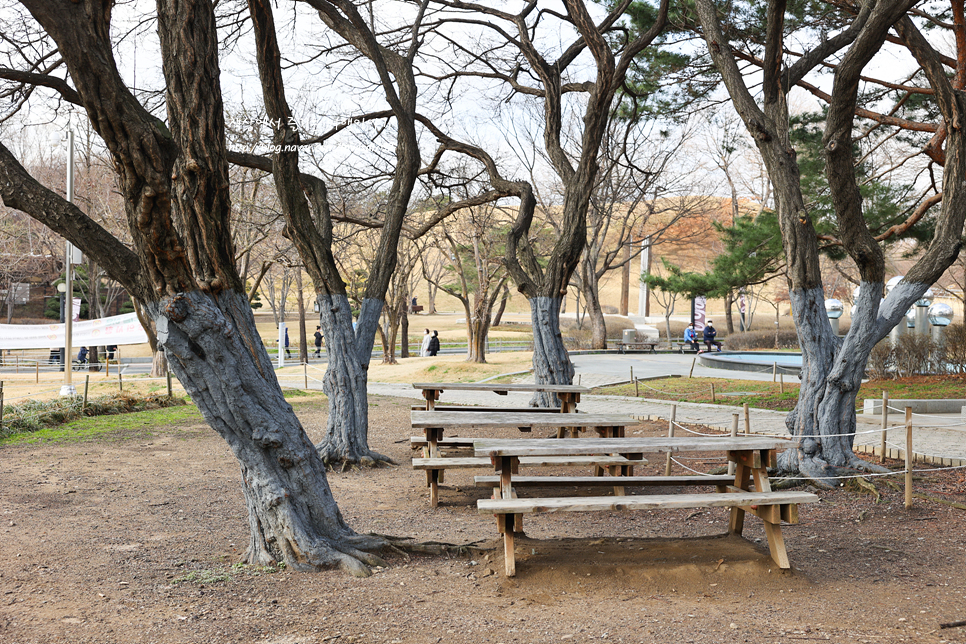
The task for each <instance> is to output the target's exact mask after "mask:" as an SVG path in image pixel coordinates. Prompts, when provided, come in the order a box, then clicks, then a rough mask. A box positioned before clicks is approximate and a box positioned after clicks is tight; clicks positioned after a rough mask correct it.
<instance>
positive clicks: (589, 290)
mask: <svg viewBox="0 0 966 644" xmlns="http://www.w3.org/2000/svg"><path fill="white" fill-rule="evenodd" d="M581 266H582V268H583V269H584V270H583V273H584V276H583V279H582V280H581V282H582V283H583V285H584V289H583V290H584V308H585V311H586V313H587V315H588V317H590V348H591V349H606V348H607V323H606V322H605V321H604V311H603V310H602V309H601V306H600V285H599V283H598V281H597V275H596V274H595V273H594V271H593V270H587V269H589V268H590V267H588V266H587V264H586V263H585V262H584V261H581Z"/></svg>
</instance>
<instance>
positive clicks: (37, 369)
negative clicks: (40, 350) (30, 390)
mask: <svg viewBox="0 0 966 644" xmlns="http://www.w3.org/2000/svg"><path fill="white" fill-rule="evenodd" d="M34 369H35V371H34V382H37V383H39V382H40V360H38V361H37V362H35V363H34Z"/></svg>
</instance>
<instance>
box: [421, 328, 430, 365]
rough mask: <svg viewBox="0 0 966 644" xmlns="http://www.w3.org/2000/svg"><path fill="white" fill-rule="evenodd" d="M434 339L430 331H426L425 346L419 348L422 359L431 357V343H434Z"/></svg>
mask: <svg viewBox="0 0 966 644" xmlns="http://www.w3.org/2000/svg"><path fill="white" fill-rule="evenodd" d="M432 339H433V334H432V333H430V332H429V329H426V335H424V336H423V344H422V346H420V347H419V355H420V357H423V358H425V357H427V356H428V355H429V343H430V342H431V341H432Z"/></svg>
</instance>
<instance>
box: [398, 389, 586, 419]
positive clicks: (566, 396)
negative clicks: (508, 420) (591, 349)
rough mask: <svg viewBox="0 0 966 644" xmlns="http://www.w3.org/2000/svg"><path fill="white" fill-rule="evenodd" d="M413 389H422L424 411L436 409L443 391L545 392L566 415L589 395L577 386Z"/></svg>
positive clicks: (574, 409) (504, 394)
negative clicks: (551, 395) (582, 398)
mask: <svg viewBox="0 0 966 644" xmlns="http://www.w3.org/2000/svg"><path fill="white" fill-rule="evenodd" d="M413 389H422V391H423V398H425V399H426V411H432V410H433V409H434V408H435V407H436V401H437V400H439V396H440V394H442V393H443V392H444V391H492V392H493V393H495V394H497V395H498V396H506V395H507V394H508V393H510V392H511V391H512V392H523V393H537V392H546V393H552V394H556V395H557V398H559V399H560V411H561V413H564V414H568V413H573V412H575V411H577V403H579V402H580V394H587V393H590V389H588V388H587V387H581V386H579V385H553V384H545V385H540V384H532V385H531V384H513V385H510V384H492V383H487V382H414V383H413Z"/></svg>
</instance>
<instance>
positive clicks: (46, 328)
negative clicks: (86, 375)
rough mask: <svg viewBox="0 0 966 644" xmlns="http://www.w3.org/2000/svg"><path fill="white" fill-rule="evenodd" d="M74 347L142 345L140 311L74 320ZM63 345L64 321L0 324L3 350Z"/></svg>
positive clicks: (72, 344)
mask: <svg viewBox="0 0 966 644" xmlns="http://www.w3.org/2000/svg"><path fill="white" fill-rule="evenodd" d="M73 326H74V328H73V332H72V333H71V335H72V338H71V346H72V347H91V346H107V345H110V344H141V343H143V342H147V341H148V336H147V334H146V333H145V332H144V327H142V326H141V323H140V322H139V321H138V316H137V313H126V314H124V315H115V316H114V317H109V318H101V319H99V320H81V321H78V322H74V325H73ZM63 346H64V325H63V324H0V350H2V349H56V348H59V347H63Z"/></svg>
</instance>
